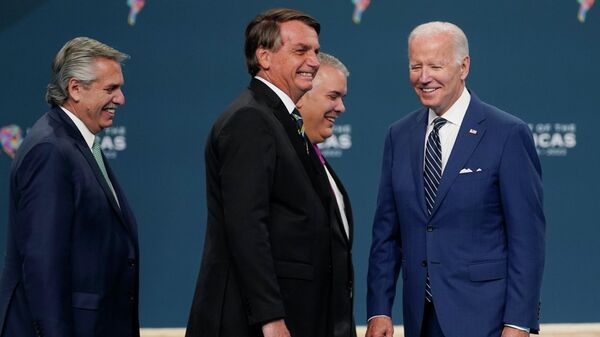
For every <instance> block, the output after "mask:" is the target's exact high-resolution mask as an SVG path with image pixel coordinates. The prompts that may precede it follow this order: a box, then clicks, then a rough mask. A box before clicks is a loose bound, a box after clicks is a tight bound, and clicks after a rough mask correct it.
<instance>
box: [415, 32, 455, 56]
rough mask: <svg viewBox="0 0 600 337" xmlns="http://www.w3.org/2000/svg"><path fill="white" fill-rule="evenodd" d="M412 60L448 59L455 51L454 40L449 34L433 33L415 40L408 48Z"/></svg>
mask: <svg viewBox="0 0 600 337" xmlns="http://www.w3.org/2000/svg"><path fill="white" fill-rule="evenodd" d="M408 49H409V50H408V52H409V56H410V58H411V59H412V58H415V57H419V58H420V57H431V58H446V57H448V56H450V55H451V54H452V53H453V51H454V45H453V44H452V38H451V36H450V35H449V34H448V33H433V34H427V35H421V36H417V37H415V38H413V39H412V40H411V41H410V43H409V46H408Z"/></svg>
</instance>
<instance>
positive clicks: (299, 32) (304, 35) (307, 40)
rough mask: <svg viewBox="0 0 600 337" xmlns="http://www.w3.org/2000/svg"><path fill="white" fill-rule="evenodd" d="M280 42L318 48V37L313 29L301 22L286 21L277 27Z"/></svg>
mask: <svg viewBox="0 0 600 337" xmlns="http://www.w3.org/2000/svg"><path fill="white" fill-rule="evenodd" d="M279 31H280V35H281V41H282V42H283V43H284V44H286V43H292V44H307V45H310V46H311V47H315V48H317V47H318V46H319V35H318V34H317V31H315V30H314V28H312V27H310V26H309V25H307V24H305V23H304V22H302V21H297V20H294V21H286V22H283V23H281V25H280V26H279Z"/></svg>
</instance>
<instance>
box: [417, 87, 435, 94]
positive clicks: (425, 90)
mask: <svg viewBox="0 0 600 337" xmlns="http://www.w3.org/2000/svg"><path fill="white" fill-rule="evenodd" d="M438 89H439V88H421V91H422V92H424V93H426V94H430V93H432V92H434V91H436V90H438Z"/></svg>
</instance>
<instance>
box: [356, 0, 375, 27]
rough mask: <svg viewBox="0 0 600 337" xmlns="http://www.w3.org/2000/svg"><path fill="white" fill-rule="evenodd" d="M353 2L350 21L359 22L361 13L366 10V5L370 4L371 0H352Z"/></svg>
mask: <svg viewBox="0 0 600 337" xmlns="http://www.w3.org/2000/svg"><path fill="white" fill-rule="evenodd" d="M352 3H353V4H354V12H353V13H352V21H353V22H354V23H356V24H359V23H360V21H361V20H362V15H363V13H364V12H365V11H366V10H367V7H369V5H370V4H371V0H352Z"/></svg>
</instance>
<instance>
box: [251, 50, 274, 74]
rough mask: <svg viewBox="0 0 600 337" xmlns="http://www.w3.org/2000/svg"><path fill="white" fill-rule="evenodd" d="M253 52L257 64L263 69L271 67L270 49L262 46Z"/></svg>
mask: <svg viewBox="0 0 600 337" xmlns="http://www.w3.org/2000/svg"><path fill="white" fill-rule="evenodd" d="M255 53H256V59H257V60H258V66H259V67H260V68H261V69H263V70H269V68H271V51H270V50H267V49H265V48H263V47H258V48H257V49H256V52H255Z"/></svg>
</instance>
